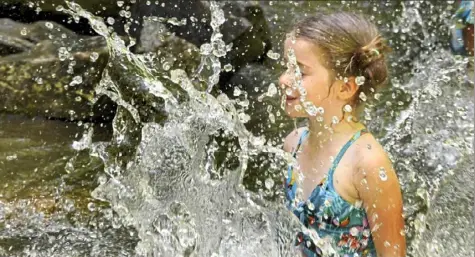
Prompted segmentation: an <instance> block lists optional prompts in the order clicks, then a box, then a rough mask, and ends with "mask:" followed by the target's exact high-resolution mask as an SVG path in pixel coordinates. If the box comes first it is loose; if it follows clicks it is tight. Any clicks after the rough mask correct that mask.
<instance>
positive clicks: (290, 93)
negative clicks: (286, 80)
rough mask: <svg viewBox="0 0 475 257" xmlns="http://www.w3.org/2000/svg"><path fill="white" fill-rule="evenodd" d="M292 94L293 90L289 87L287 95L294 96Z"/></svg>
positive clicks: (286, 90)
mask: <svg viewBox="0 0 475 257" xmlns="http://www.w3.org/2000/svg"><path fill="white" fill-rule="evenodd" d="M292 92H293V90H292V89H291V88H289V87H288V88H287V89H285V94H286V95H292Z"/></svg>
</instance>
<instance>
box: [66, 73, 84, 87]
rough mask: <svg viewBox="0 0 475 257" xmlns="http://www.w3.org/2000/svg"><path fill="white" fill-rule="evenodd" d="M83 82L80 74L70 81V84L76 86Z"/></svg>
mask: <svg viewBox="0 0 475 257" xmlns="http://www.w3.org/2000/svg"><path fill="white" fill-rule="evenodd" d="M81 83H82V77H81V76H80V75H78V76H75V77H74V78H73V80H72V81H71V83H69V85H70V86H75V85H79V84H81Z"/></svg>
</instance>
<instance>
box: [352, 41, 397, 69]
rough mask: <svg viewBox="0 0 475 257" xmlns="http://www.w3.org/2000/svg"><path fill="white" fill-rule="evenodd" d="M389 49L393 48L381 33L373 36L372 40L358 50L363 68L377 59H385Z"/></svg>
mask: <svg viewBox="0 0 475 257" xmlns="http://www.w3.org/2000/svg"><path fill="white" fill-rule="evenodd" d="M389 51H391V48H390V47H389V46H388V45H386V43H385V42H384V39H383V37H381V35H378V36H376V37H375V38H373V40H371V42H369V43H368V44H366V45H365V46H363V47H361V48H360V49H359V51H357V54H358V55H359V57H360V58H359V59H360V65H361V66H360V68H361V70H365V69H366V67H367V66H369V65H370V64H371V63H373V62H375V61H377V60H380V59H384V54H385V53H386V52H389Z"/></svg>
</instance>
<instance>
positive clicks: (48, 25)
mask: <svg viewBox="0 0 475 257" xmlns="http://www.w3.org/2000/svg"><path fill="white" fill-rule="evenodd" d="M45 26H46V27H47V28H48V29H53V23H51V22H46V23H45Z"/></svg>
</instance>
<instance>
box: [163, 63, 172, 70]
mask: <svg viewBox="0 0 475 257" xmlns="http://www.w3.org/2000/svg"><path fill="white" fill-rule="evenodd" d="M162 68H163V69H164V70H166V71H168V70H170V68H171V65H170V63H168V62H163V64H162Z"/></svg>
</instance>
